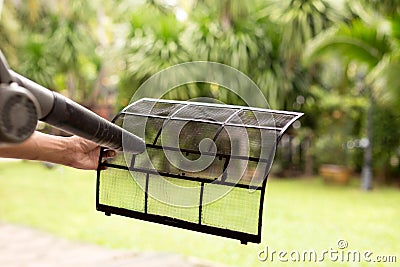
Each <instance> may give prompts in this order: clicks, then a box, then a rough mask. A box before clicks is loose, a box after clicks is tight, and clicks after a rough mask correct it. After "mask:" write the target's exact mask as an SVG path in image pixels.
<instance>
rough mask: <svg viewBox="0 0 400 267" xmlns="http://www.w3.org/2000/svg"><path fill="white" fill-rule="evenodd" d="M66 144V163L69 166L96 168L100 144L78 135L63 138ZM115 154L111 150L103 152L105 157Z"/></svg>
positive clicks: (86, 168)
mask: <svg viewBox="0 0 400 267" xmlns="http://www.w3.org/2000/svg"><path fill="white" fill-rule="evenodd" d="M64 139H65V141H66V142H67V144H66V148H67V149H66V150H65V152H66V154H67V155H66V158H67V159H66V164H65V165H68V166H70V167H73V168H77V169H83V170H96V169H97V167H98V164H99V156H100V146H99V145H97V144H96V143H94V142H92V141H89V140H86V139H84V138H81V137H78V136H71V137H66V138H64ZM115 155H116V152H115V151H113V150H107V151H105V153H103V156H104V157H105V158H112V157H114V156H115Z"/></svg>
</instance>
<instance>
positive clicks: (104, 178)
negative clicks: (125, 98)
mask: <svg viewBox="0 0 400 267" xmlns="http://www.w3.org/2000/svg"><path fill="white" fill-rule="evenodd" d="M301 116H302V113H295V112H286V111H276V110H267V109H258V108H249V107H241V106H230V105H220V104H209V103H197V102H182V101H168V100H159V99H157V100H156V99H141V100H139V101H137V102H135V103H133V104H131V105H129V106H128V107H126V108H125V109H124V110H122V111H121V112H120V113H119V114H118V115H117V116H116V118H115V119H114V123H116V124H117V125H119V126H122V127H123V128H124V129H126V130H127V131H129V132H131V133H133V134H135V135H137V136H140V137H142V138H143V139H144V140H145V141H146V151H145V152H144V153H142V154H139V155H133V154H132V153H129V152H118V155H117V156H116V157H115V158H113V159H112V160H108V161H105V160H102V156H100V165H99V170H98V172H97V174H98V176H97V199H96V204H97V209H98V210H99V211H103V212H105V213H106V214H107V215H110V214H118V215H122V216H128V217H132V218H137V219H142V220H146V221H151V222H156V223H161V224H166V225H171V226H176V227H181V228H185V229H189V230H194V231H198V232H204V233H209V234H214V235H219V236H224V237H229V238H234V239H238V240H240V241H241V242H243V243H247V242H255V243H259V242H260V241H261V225H262V212H263V203H264V193H265V186H266V180H267V176H268V173H269V170H270V167H271V165H272V161H273V158H274V155H275V149H276V146H277V143H278V142H279V140H280V138H281V137H282V135H283V134H284V132H285V131H286V130H287V129H288V127H289V126H290V125H291V124H292V123H293V122H294V121H295V120H297V119H298V118H299V117H301ZM104 167H107V168H104Z"/></svg>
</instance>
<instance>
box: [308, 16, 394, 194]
mask: <svg viewBox="0 0 400 267" xmlns="http://www.w3.org/2000/svg"><path fill="white" fill-rule="evenodd" d="M380 22H381V20H379V21H376V22H375V23H374V24H367V23H365V22H363V21H361V20H355V21H353V22H352V23H351V24H350V25H346V24H343V25H341V26H339V27H337V28H334V29H333V30H330V31H328V32H327V33H325V34H324V35H322V36H321V37H319V38H317V39H316V40H314V41H313V42H311V44H310V45H309V47H308V52H307V53H306V58H308V60H309V61H315V60H318V59H320V57H321V56H323V55H330V56H333V57H337V58H340V59H342V61H343V63H344V64H346V65H348V64H353V66H354V65H355V66H357V68H356V70H357V71H356V72H355V75H354V76H353V81H354V82H355V83H357V84H358V85H359V86H360V88H359V89H361V91H362V92H364V93H365V95H366V97H367V99H368V100H369V105H368V108H367V112H366V142H364V145H365V152H364V163H363V167H362V185H361V186H362V189H364V190H370V189H372V176H373V175H372V161H373V158H372V157H373V142H372V141H373V134H374V133H373V113H374V107H375V105H376V101H377V98H379V97H380V96H381V95H379V94H377V93H376V92H377V89H378V88H379V81H380V80H381V79H382V78H378V76H377V73H380V74H382V73H383V72H382V69H386V68H387V59H388V58H390V57H392V56H393V55H394V53H395V51H396V49H395V44H394V42H393V38H392V36H391V35H390V32H382V30H381V27H380V26H381V24H380ZM384 65H386V66H385V67H384Z"/></svg>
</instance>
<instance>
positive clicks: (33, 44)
mask: <svg viewBox="0 0 400 267" xmlns="http://www.w3.org/2000/svg"><path fill="white" fill-rule="evenodd" d="M0 16H1V17H0V49H1V50H2V52H3V53H4V55H5V56H6V58H7V60H8V63H9V65H10V67H11V68H13V69H14V70H15V71H17V72H19V73H21V74H22V75H24V76H26V77H29V78H31V79H32V80H34V81H36V82H38V83H40V84H42V85H44V86H46V87H48V88H50V89H52V90H56V91H59V92H61V93H62V94H64V95H66V96H68V97H70V98H72V99H74V100H76V101H77V102H79V103H81V104H83V105H85V106H86V107H89V108H91V109H92V110H94V111H95V112H97V113H99V114H100V115H102V116H104V117H106V118H108V119H112V117H113V116H114V115H115V114H116V113H117V112H118V111H119V110H120V109H121V108H123V107H125V106H126V105H127V104H128V103H129V101H130V99H131V97H132V95H133V94H134V93H135V91H136V90H137V89H138V88H139V86H140V85H141V84H142V83H143V82H144V81H145V80H146V79H148V78H149V77H150V76H151V75H153V74H155V73H157V72H159V71H161V70H163V69H165V68H167V67H169V66H172V65H175V64H179V63H183V62H188V61H195V60H202V61H213V62H220V63H224V64H227V65H229V66H232V67H234V68H236V69H238V70H240V71H242V72H243V73H244V74H246V75H248V76H249V77H250V78H251V79H252V80H254V82H255V83H256V84H257V85H258V87H259V88H260V89H261V90H262V92H263V93H264V95H265V97H266V99H267V101H268V102H269V104H270V107H271V108H273V109H282V110H290V111H300V112H304V113H305V115H304V116H303V118H302V119H301V120H300V121H299V122H297V123H295V124H294V126H293V128H291V129H289V131H288V133H287V134H286V135H285V136H284V138H283V139H282V141H281V143H280V146H279V149H278V151H277V155H276V158H275V161H274V164H273V169H272V171H271V176H272V177H273V179H271V181H269V182H268V183H269V184H268V190H267V196H266V203H267V204H266V211H265V214H264V221H265V225H264V228H263V243H262V244H261V245H249V246H247V247H246V246H241V245H240V244H236V243H235V241H230V240H225V239H221V238H216V237H210V236H208V235H206V236H203V235H199V234H196V233H190V232H188V231H186V230H178V229H173V228H166V227H163V226H156V225H154V224H148V223H143V222H138V221H134V220H131V219H126V218H119V217H115V216H113V217H111V218H107V217H104V216H103V215H102V214H97V213H96V212H95V205H94V189H95V181H94V179H95V177H94V176H95V174H94V173H90V172H82V171H76V170H71V169H68V168H64V167H57V168H55V169H52V170H48V169H46V168H45V167H43V166H40V165H37V164H32V163H13V164H8V163H7V164H6V165H5V164H4V163H3V164H2V165H1V167H0V199H1V201H0V220H1V221H7V222H14V223H20V224H27V225H32V226H35V227H39V228H42V229H46V230H48V231H51V232H53V233H56V234H59V235H61V236H64V237H68V238H71V239H78V240H84V241H89V242H94V243H97V244H102V245H105V246H109V247H120V248H121V247H122V248H129V249H135V250H139V251H144V250H157V251H158V250H160V251H172V252H174V253H181V254H184V255H192V256H195V257H200V258H206V259H210V260H212V261H215V262H220V263H223V264H227V265H232V266H258V265H262V264H264V265H265V263H262V262H260V261H258V259H257V251H258V250H259V249H262V247H263V245H265V244H267V243H268V244H272V245H273V246H275V248H276V249H283V248H284V249H288V250H289V249H292V248H295V249H302V248H303V249H307V248H308V249H309V248H314V249H318V248H321V250H322V249H328V248H329V247H330V246H334V245H335V244H336V243H335V242H336V241H337V239H339V238H344V239H346V240H347V241H348V242H349V244H350V246H352V247H354V248H356V249H370V250H374V249H376V250H377V251H378V252H381V253H387V254H390V253H392V254H393V253H397V252H398V251H400V247H399V244H400V235H399V230H400V208H399V204H398V203H400V194H399V193H400V192H399V186H400V75H399V73H400V50H399V47H400V1H399V0H385V1H379V0H247V1H239V0H219V1H215V0H214V1H211V0H187V1H184V0H181V1H179V0H147V1H144V0H143V1H134V0H119V1H105V0H96V1H95V0H87V1H66V0H62V1H60V0H8V1H4V3H3V6H2V12H1V15H0ZM196 97H209V98H214V99H218V100H219V101H222V102H224V103H227V104H243V102H242V100H241V99H240V98H239V97H238V96H236V95H234V94H232V93H230V92H229V91H227V90H226V89H224V88H218V87H215V86H211V85H208V84H192V85H188V86H186V87H179V88H177V89H175V90H172V91H171V92H169V93H168V95H166V96H165V98H169V99H177V100H187V99H192V98H196ZM366 191H370V192H366ZM399 257H400V255H399ZM398 260H399V258H398ZM325 264H326V265H323V264H322V263H321V265H318V266H331V265H329V264H328V263H325ZM277 266H280V265H277ZM299 266H302V265H299ZM332 266H337V265H332ZM343 266H346V265H345V264H344V265H343ZM349 266H353V265H349ZM354 266H364V265H354ZM365 266H369V265H368V264H367V265H365ZM382 266H386V265H382ZM393 266H394V265H393Z"/></svg>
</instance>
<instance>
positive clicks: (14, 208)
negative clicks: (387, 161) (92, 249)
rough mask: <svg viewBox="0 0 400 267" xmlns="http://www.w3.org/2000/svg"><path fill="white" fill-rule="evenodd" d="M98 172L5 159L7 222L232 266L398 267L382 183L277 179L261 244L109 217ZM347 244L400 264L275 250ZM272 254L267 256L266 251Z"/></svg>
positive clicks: (393, 210)
mask: <svg viewBox="0 0 400 267" xmlns="http://www.w3.org/2000/svg"><path fill="white" fill-rule="evenodd" d="M95 179H96V174H95V172H91V171H78V170H74V169H71V168H66V167H61V166H58V167H57V168H55V169H52V170H49V169H46V168H45V167H43V166H42V165H41V164H39V163H26V162H23V163H14V162H13V163H0V221H5V222H12V223H17V224H23V225H30V226H34V227H37V228H40V229H44V230H46V231H49V232H51V233H54V234H56V235H59V236H63V237H67V238H69V239H73V240H81V241H85V242H92V243H96V244H100V245H103V246H107V247H112V248H124V249H131V250H134V251H149V250H151V251H162V252H173V253H179V254H183V255H187V256H192V257H196V258H201V259H206V260H208V261H213V262H218V263H222V264H225V265H228V266H289V265H290V266H398V265H397V264H399V262H400V190H399V189H396V188H378V189H376V190H375V191H373V192H370V193H366V192H362V191H360V190H359V189H358V186H357V183H356V182H355V183H354V185H351V186H347V187H341V186H326V185H324V184H323V183H322V182H321V181H320V180H319V179H302V180H298V179H297V180H295V179H284V180H277V179H270V180H269V181H268V189H267V195H266V208H265V212H264V217H263V219H264V226H263V238H262V243H261V244H249V245H247V246H245V245H241V244H240V242H238V241H235V240H230V239H225V238H221V237H214V236H211V235H207V234H200V233H195V232H191V231H187V230H182V229H177V228H172V227H168V226H162V225H158V224H154V223H148V222H142V221H139V220H134V219H129V218H125V217H120V216H115V215H113V216H111V217H107V216H104V214H102V213H100V212H97V211H96V210H95ZM340 239H344V240H346V241H347V242H348V248H347V249H346V250H359V251H361V252H364V251H371V252H373V254H372V259H374V256H376V255H395V256H397V264H396V263H386V264H376V263H346V262H344V263H341V262H340V258H339V262H331V261H330V259H329V255H326V256H325V261H324V262H318V263H312V264H310V263H299V262H293V261H291V259H290V257H289V256H288V255H286V259H288V262H287V263H283V262H281V261H280V260H279V259H278V253H275V254H274V258H273V261H272V263H271V258H268V259H267V261H265V262H261V261H259V260H258V258H257V255H258V252H259V251H260V250H261V249H265V247H266V246H268V249H269V251H270V252H271V251H272V250H276V251H280V250H284V251H287V252H288V253H291V252H292V251H294V250H296V251H299V252H300V253H302V252H303V251H304V250H315V251H316V252H318V253H319V254H322V253H323V251H325V250H329V249H332V250H339V249H338V246H337V241H338V240H340ZM264 255H265V254H264Z"/></svg>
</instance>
